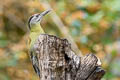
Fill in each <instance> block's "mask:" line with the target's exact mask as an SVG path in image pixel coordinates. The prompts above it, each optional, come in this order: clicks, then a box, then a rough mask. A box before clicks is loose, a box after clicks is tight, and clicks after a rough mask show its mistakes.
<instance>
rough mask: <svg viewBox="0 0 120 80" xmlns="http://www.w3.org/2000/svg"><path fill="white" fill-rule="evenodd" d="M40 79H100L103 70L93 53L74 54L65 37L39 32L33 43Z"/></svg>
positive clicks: (103, 72)
mask: <svg viewBox="0 0 120 80" xmlns="http://www.w3.org/2000/svg"><path fill="white" fill-rule="evenodd" d="M33 49H34V51H35V52H36V54H37V58H38V61H39V70H40V80H101V78H102V77H103V75H104V74H105V71H104V70H103V69H102V68H101V66H99V65H98V64H97V62H98V58H97V57H96V56H95V55H94V54H87V55H86V56H84V57H80V56H78V55H76V54H75V53H74V52H73V51H72V49H71V44H70V43H69V42H68V40H67V39H60V38H58V37H56V36H53V35H47V34H41V35H40V36H39V38H38V39H37V41H36V43H35V44H34V48H33Z"/></svg>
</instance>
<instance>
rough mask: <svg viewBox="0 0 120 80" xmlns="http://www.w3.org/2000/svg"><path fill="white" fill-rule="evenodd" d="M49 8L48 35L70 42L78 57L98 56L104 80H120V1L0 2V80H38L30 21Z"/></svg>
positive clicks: (46, 27) (8, 0) (44, 20)
mask: <svg viewBox="0 0 120 80" xmlns="http://www.w3.org/2000/svg"><path fill="white" fill-rule="evenodd" d="M48 8H50V9H53V10H52V12H51V13H50V14H49V15H47V16H45V17H44V19H43V20H42V22H41V25H42V27H43V28H44V30H45V32H46V33H48V34H52V35H56V36H58V37H61V38H67V39H68V40H70V42H71V44H72V47H73V48H74V49H76V50H75V51H76V53H77V54H81V53H82V55H85V54H88V53H94V54H95V55H96V56H98V57H99V58H100V59H101V61H102V66H103V68H104V69H105V70H106V74H105V76H104V77H103V79H102V80H120V0H0V80H39V79H38V76H37V75H36V74H35V72H34V70H33V68H32V64H31V62H30V59H29V56H28V50H27V46H26V44H27V39H28V34H29V30H28V27H27V21H28V19H29V17H30V16H31V15H32V14H34V13H40V12H42V11H44V10H46V9H48ZM74 49H73V50H74ZM78 49H79V50H80V51H79V50H78Z"/></svg>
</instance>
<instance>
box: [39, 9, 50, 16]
mask: <svg viewBox="0 0 120 80" xmlns="http://www.w3.org/2000/svg"><path fill="white" fill-rule="evenodd" d="M50 11H51V10H50V9H49V10H46V11H44V12H42V13H40V15H41V16H45V15H46V14H47V13H49V12H50Z"/></svg>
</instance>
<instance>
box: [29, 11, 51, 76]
mask: <svg viewBox="0 0 120 80" xmlns="http://www.w3.org/2000/svg"><path fill="white" fill-rule="evenodd" d="M50 11H51V10H46V11H44V12H42V13H38V14H34V15H32V16H31V17H30V18H29V20H28V27H29V30H30V34H29V40H28V45H29V46H28V47H29V55H30V59H31V62H32V65H33V68H34V70H35V72H36V73H37V75H38V76H39V77H40V70H39V66H38V65H39V62H38V58H37V53H35V51H34V50H33V49H32V48H33V46H34V44H35V42H36V40H37V39H38V37H39V35H40V34H44V33H45V32H44V30H43V29H42V27H41V25H40V22H41V20H42V18H43V16H45V15H46V14H47V13H49V12H50Z"/></svg>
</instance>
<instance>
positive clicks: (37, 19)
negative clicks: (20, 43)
mask: <svg viewBox="0 0 120 80" xmlns="http://www.w3.org/2000/svg"><path fill="white" fill-rule="evenodd" d="M50 11H51V10H46V11H44V12H42V13H37V14H34V15H32V16H31V17H30V18H29V20H28V27H29V29H31V25H32V24H36V23H40V21H41V20H42V17H43V16H45V15H46V14H47V13H49V12H50Z"/></svg>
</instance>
